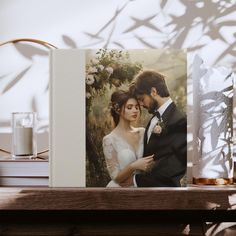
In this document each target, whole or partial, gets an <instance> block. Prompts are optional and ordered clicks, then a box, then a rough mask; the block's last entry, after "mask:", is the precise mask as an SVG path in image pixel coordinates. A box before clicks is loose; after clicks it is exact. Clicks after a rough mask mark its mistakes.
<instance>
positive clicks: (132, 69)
mask: <svg viewBox="0 0 236 236" xmlns="http://www.w3.org/2000/svg"><path fill="white" fill-rule="evenodd" d="M50 68H51V71H50V186H52V187H120V188H122V187H128V188H129V187H130V188H134V187H185V186H187V59H186V51H185V50H182V49H130V50H115V49H113V50H111V49H84V50H80V49H57V50H52V51H51V55H50Z"/></svg>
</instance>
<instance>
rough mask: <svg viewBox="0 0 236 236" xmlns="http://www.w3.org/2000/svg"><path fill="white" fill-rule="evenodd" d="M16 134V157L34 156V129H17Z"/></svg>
mask: <svg viewBox="0 0 236 236" xmlns="http://www.w3.org/2000/svg"><path fill="white" fill-rule="evenodd" d="M14 132H15V155H32V154H33V128H32V127H16V128H15V129H14Z"/></svg>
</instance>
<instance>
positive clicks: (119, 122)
mask: <svg viewBox="0 0 236 236" xmlns="http://www.w3.org/2000/svg"><path fill="white" fill-rule="evenodd" d="M111 115H112V118H113V121H114V123H115V128H114V129H113V130H112V131H111V133H109V134H108V135H106V136H105V137H104V138H103V152H104V155H105V160H106V165H107V169H108V172H109V175H110V177H111V179H112V180H111V181H110V182H109V183H108V185H107V187H121V185H120V183H123V184H122V186H124V185H125V184H124V183H125V182H127V183H128V180H129V179H130V178H132V176H133V175H134V174H135V173H137V171H146V170H148V169H149V167H150V166H151V165H152V164H153V155H152V156H148V157H144V158H142V154H143V136H144V131H145V129H144V128H143V127H138V128H135V127H133V126H132V125H131V123H132V122H134V121H136V120H137V119H138V117H139V115H140V106H139V103H138V101H137V99H136V98H135V97H134V96H132V95H131V94H130V93H129V92H128V91H123V90H119V91H115V92H114V93H113V94H112V95H111ZM126 186H127V187H128V186H129V187H132V186H133V185H130V184H129V185H126Z"/></svg>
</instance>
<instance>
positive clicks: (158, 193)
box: [0, 185, 236, 210]
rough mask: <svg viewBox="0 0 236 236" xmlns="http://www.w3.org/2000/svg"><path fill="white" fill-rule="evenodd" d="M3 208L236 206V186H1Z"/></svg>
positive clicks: (183, 208)
mask: <svg viewBox="0 0 236 236" xmlns="http://www.w3.org/2000/svg"><path fill="white" fill-rule="evenodd" d="M0 209H2V210H235V209H236V186H235V185H234V186H217V187H211V186H209V187H208V186H191V187H187V188H137V189H131V188H49V187H1V188H0Z"/></svg>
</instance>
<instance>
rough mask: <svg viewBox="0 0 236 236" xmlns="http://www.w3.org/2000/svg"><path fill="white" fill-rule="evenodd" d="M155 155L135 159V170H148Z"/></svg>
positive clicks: (132, 165)
mask: <svg viewBox="0 0 236 236" xmlns="http://www.w3.org/2000/svg"><path fill="white" fill-rule="evenodd" d="M153 156H154V155H151V156H147V157H143V158H140V159H138V160H137V161H134V162H133V163H131V168H132V169H133V170H142V171H146V170H148V169H149V167H150V166H151V165H152V164H153V161H154V160H153Z"/></svg>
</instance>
